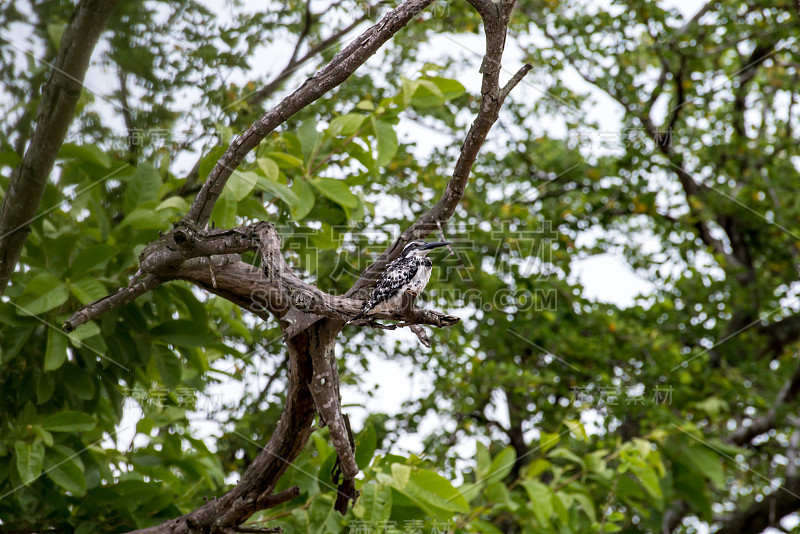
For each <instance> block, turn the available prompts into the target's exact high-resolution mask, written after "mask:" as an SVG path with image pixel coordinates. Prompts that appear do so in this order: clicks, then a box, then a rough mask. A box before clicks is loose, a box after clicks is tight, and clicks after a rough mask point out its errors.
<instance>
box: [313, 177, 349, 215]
mask: <svg viewBox="0 0 800 534" xmlns="http://www.w3.org/2000/svg"><path fill="white" fill-rule="evenodd" d="M311 183H312V184H313V185H314V187H316V189H317V191H319V192H320V193H322V195H323V196H324V197H327V198H329V199H331V200H332V201H334V202H336V203H337V204H339V205H340V206H342V207H343V208H349V209H353V208H355V207H356V206H358V197H357V196H355V195H354V194H353V193H351V192H350V188H348V187H347V185H345V183H344V182H342V181H341V180H336V179H334V178H317V179H315V180H313V181H312V182H311Z"/></svg>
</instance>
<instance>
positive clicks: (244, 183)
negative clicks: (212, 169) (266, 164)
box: [225, 171, 258, 201]
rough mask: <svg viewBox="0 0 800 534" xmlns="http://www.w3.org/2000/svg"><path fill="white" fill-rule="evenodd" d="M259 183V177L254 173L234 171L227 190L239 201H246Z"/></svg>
mask: <svg viewBox="0 0 800 534" xmlns="http://www.w3.org/2000/svg"><path fill="white" fill-rule="evenodd" d="M257 182H258V175H257V174H256V173H254V172H243V171H233V174H232V175H231V177H230V178H229V179H228V183H227V184H225V188H226V189H228V190H229V191H230V192H231V193H233V196H234V198H236V200H237V201H240V200H244V198H245V197H247V195H249V194H250V192H251V191H252V190H253V188H254V187H255V186H256V183H257Z"/></svg>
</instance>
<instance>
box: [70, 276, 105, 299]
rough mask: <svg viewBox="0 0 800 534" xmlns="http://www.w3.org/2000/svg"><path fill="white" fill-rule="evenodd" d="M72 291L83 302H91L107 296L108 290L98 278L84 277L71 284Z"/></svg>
mask: <svg viewBox="0 0 800 534" xmlns="http://www.w3.org/2000/svg"><path fill="white" fill-rule="evenodd" d="M69 290H70V292H71V293H72V294H73V295H75V298H76V299H78V301H80V303H81V304H89V303H90V302H93V301H95V300H97V299H100V298H102V297H105V296H106V294H107V292H106V288H105V287H103V284H101V283H100V282H98V281H97V279H96V278H84V279H83V280H78V281H77V282H72V283H71V284H70V285H69Z"/></svg>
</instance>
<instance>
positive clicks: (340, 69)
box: [185, 0, 433, 226]
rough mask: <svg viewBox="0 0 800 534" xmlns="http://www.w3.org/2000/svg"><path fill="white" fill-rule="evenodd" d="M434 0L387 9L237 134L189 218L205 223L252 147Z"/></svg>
mask: <svg viewBox="0 0 800 534" xmlns="http://www.w3.org/2000/svg"><path fill="white" fill-rule="evenodd" d="M432 2H433V0H406V1H405V2H403V3H402V4H400V5H399V6H398V7H396V8H395V9H393V10H392V11H390V12H389V13H387V14H386V16H385V17H383V19H382V20H381V21H380V22H378V23H377V24H375V25H374V26H372V27H371V28H369V29H368V30H367V31H365V32H364V33H362V34H361V35H360V36H359V37H358V38H356V39H355V40H354V41H353V42H352V43H350V44H349V45H348V46H347V47H346V48H345V49H344V50H342V51H341V52H339V53H338V54H337V55H336V57H334V58H333V60H332V61H331V62H330V63H328V65H326V66H325V67H324V68H323V69H322V70H320V71H319V72H317V74H315V75H314V76H312V77H311V78H309V79H308V80H306V82H305V83H304V84H303V85H302V86H300V88H299V89H297V90H295V91H294V92H293V93H292V94H290V95H289V96H287V97H286V98H284V99H283V100H281V102H280V103H278V105H276V106H275V107H274V108H272V110H271V111H269V112H268V113H267V114H266V115H264V116H263V117H261V119H259V120H258V121H256V122H255V123H254V124H253V125H252V126H250V128H248V129H247V131H245V132H244V133H243V134H242V135H240V136H239V137H237V138H236V140H234V141H233V143H231V146H230V147H228V150H227V151H226V152H225V154H224V155H223V156H222V157H221V158H220V159H219V161H217V164H216V165H215V166H214V168H213V169H212V171H211V173H210V174H209V175H208V178H207V179H206V182H205V183H204V184H203V187H202V188H201V189H200V193H198V195H197V197H196V198H195V200H194V202H193V203H192V207H191V208H190V209H189V213H188V214H186V217H185V220H187V221H192V222H194V223H197V224H198V225H199V226H203V225H205V224H206V223H207V222H208V219H209V217H210V216H211V211H212V210H213V209H214V204H215V203H216V201H217V199H218V198H219V196H220V194H222V189H223V188H224V187H225V183H226V182H227V181H228V178H230V176H231V174H233V171H234V170H235V169H236V167H238V166H239V164H240V163H241V162H242V160H243V159H244V157H245V156H246V155H247V154H248V153H249V152H250V151H251V150H253V149H254V148H255V147H256V146H258V144H259V143H260V142H261V141H262V140H263V139H264V138H265V137H266V136H267V135H268V134H270V133H271V132H272V131H274V130H275V128H277V127H278V126H280V125H281V124H283V123H284V122H286V121H287V120H288V119H289V118H290V117H292V115H294V114H295V113H297V112H298V111H300V110H301V109H303V108H304V107H306V106H307V105H309V104H311V103H312V102H314V101H315V100H317V99H318V98H319V97H321V96H322V95H324V94H325V93H327V92H328V91H330V90H331V89H333V88H334V87H336V86H338V85H340V84H341V83H342V82H344V81H345V80H346V79H347V78H349V77H350V75H351V74H353V73H354V72H355V71H356V69H358V68H359V67H360V66H361V65H362V64H364V62H365V61H366V60H367V59H369V58H370V56H372V55H373V54H374V53H375V52H377V51H378V49H379V48H380V47H381V46H383V44H384V43H385V42H386V41H388V40H389V39H390V38H391V37H392V36H393V35H394V34H396V33H397V32H398V31H400V30H401V29H402V28H404V27H405V25H406V24H408V22H409V21H410V20H411V19H412V18H413V17H415V16H416V15H418V14H419V13H420V12H421V11H422V10H423V9H425V8H426V7H428V6H429V5H430V4H431V3H432Z"/></svg>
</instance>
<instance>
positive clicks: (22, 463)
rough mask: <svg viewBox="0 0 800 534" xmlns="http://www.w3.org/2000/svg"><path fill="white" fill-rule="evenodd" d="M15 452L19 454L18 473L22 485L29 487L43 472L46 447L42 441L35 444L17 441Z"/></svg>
mask: <svg viewBox="0 0 800 534" xmlns="http://www.w3.org/2000/svg"><path fill="white" fill-rule="evenodd" d="M14 451H15V452H16V454H17V472H18V473H19V477H20V479H21V480H22V483H23V484H24V485H26V486H27V485H28V484H30V483H31V482H33V481H34V480H36V478H37V477H38V476H39V473H41V472H42V462H43V461H44V445H43V444H42V442H40V441H36V442H34V443H27V442H24V441H17V442H16V443H14Z"/></svg>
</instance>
